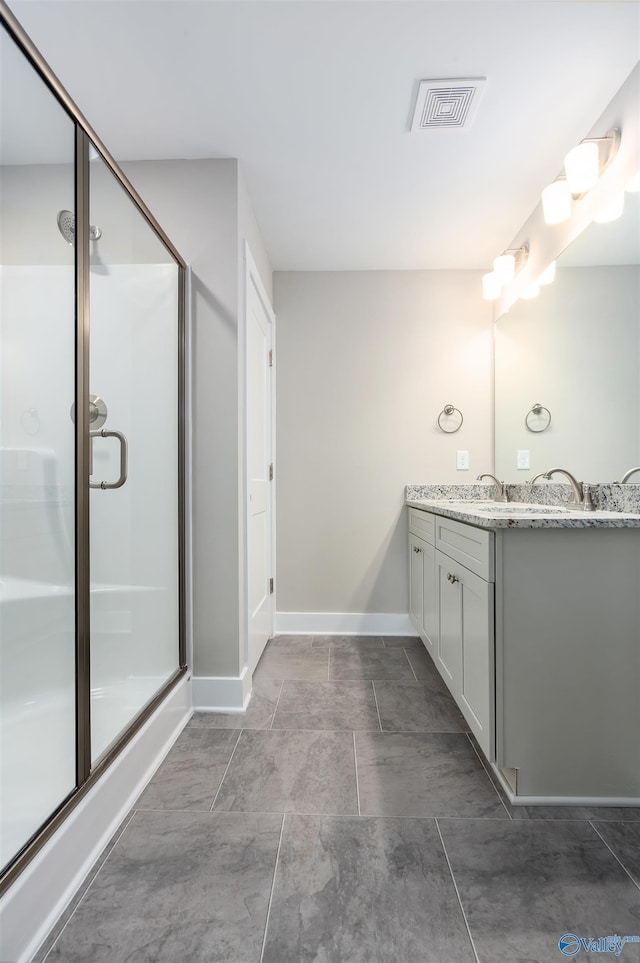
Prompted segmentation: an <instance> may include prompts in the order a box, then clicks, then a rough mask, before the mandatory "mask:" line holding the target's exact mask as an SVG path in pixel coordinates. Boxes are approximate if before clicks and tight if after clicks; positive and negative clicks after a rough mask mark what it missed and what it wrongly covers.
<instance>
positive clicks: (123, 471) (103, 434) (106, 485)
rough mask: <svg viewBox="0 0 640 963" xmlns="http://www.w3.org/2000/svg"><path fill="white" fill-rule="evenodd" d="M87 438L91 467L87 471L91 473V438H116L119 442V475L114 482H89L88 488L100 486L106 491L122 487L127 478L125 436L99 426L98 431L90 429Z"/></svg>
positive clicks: (119, 432) (127, 463) (126, 444)
mask: <svg viewBox="0 0 640 963" xmlns="http://www.w3.org/2000/svg"><path fill="white" fill-rule="evenodd" d="M89 438H90V442H89V444H90V445H91V467H90V469H89V473H90V474H93V439H94V438H117V439H118V441H119V442H120V476H119V478H118V479H117V480H116V481H114V482H106V481H101V482H91V481H90V482H89V488H101V489H102V491H107V489H110V488H122V486H123V485H124V483H125V482H126V480H127V475H128V472H129V444H128V442H127V439H126V437H125V436H124V435H123V434H122V432H121V431H109V430H108V429H107V428H101V429H100V431H90V432H89Z"/></svg>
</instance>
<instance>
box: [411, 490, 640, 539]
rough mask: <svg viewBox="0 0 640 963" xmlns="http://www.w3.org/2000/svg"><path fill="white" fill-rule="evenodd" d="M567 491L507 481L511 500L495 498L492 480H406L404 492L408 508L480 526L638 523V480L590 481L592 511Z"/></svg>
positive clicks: (625, 525)
mask: <svg viewBox="0 0 640 963" xmlns="http://www.w3.org/2000/svg"><path fill="white" fill-rule="evenodd" d="M601 489H603V490H602V491H601ZM631 489H635V491H631ZM616 490H618V491H616ZM569 491H570V489H569V486H568V485H561V484H550V485H540V486H533V487H532V486H524V485H507V493H508V497H509V501H508V502H495V501H494V500H493V492H494V488H493V486H491V485H407V487H406V492H405V496H406V504H407V505H408V506H409V507H410V508H418V509H421V510H422V511H428V512H433V513H434V514H436V515H444V516H446V517H447V518H454V519H457V520H458V521H460V522H466V523H467V524H470V525H476V526H477V527H479V528H491V529H498V528H640V485H593V486H591V493H592V497H593V501H594V504H595V505H596V511H593V512H584V511H575V510H572V509H571V507H567V501H568V498H569ZM618 493H619V495H620V501H621V502H622V504H618V498H617V495H618ZM605 506H606V507H605ZM619 509H622V510H619ZM630 509H632V510H630Z"/></svg>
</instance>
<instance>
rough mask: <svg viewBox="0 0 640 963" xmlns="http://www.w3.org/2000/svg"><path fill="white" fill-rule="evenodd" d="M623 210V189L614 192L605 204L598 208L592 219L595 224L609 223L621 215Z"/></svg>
mask: <svg viewBox="0 0 640 963" xmlns="http://www.w3.org/2000/svg"><path fill="white" fill-rule="evenodd" d="M623 211H624V191H620V192H619V193H618V194H614V195H613V196H612V197H610V198H609V199H608V201H607V202H606V204H603V205H602V207H600V208H599V209H598V211H597V212H596V214H595V215H594V217H593V219H594V221H595V222H596V224H609V223H610V222H611V221H616V220H617V219H618V218H619V217H621V216H622V213H623Z"/></svg>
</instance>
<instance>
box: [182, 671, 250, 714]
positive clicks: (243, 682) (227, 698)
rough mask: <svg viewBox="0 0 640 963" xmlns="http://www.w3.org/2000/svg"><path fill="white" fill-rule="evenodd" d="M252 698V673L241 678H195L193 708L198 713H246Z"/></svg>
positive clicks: (245, 672)
mask: <svg viewBox="0 0 640 963" xmlns="http://www.w3.org/2000/svg"><path fill="white" fill-rule="evenodd" d="M250 696H251V673H250V672H249V666H248V665H245V667H244V669H243V670H242V672H241V673H240V675H239V676H206V675H195V676H194V677H193V708H194V709H195V710H196V711H198V712H244V711H245V709H246V708H247V705H248V703H249V698H250Z"/></svg>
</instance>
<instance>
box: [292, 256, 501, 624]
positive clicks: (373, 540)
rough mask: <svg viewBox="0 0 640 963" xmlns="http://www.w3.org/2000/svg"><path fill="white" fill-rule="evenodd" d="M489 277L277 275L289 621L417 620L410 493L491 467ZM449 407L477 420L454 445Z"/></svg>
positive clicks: (468, 424)
mask: <svg viewBox="0 0 640 963" xmlns="http://www.w3.org/2000/svg"><path fill="white" fill-rule="evenodd" d="M480 276H481V275H480V272H476V271H407V272H385V271H375V272H344V273H340V272H336V273H329V272H328V273H304V272H300V273H285V272H283V273H276V274H275V276H274V296H275V311H276V315H277V326H278V327H277V338H278V350H277V378H278V409H277V442H276V444H277V607H278V611H280V612H347V613H352V612H388V613H394V612H399V613H403V612H407V608H408V598H407V592H408V588H407V563H406V520H405V512H404V509H403V499H404V486H405V485H406V484H410V483H421V482H451V483H455V482H458V483H468V482H470V481H472V480H473V479H474V478H475V476H476V475H477V474H478V472H480V471H486V470H491V466H492V461H493V455H492V399H491V386H492V375H491V358H492V319H491V313H492V310H491V305H489V304H488V303H487V302H483V301H482V298H481V285H480ZM448 402H450V403H452V404H455V405H456V406H457V407H458V408H460V409H461V410H462V412H463V414H464V419H465V420H464V425H463V427H462V428H461V430H460V431H459V432H458V433H456V434H451V435H445V434H442V432H440V431H438V429H437V427H436V424H435V422H436V418H437V416H438V413H439V412H440V411H441V410H442V407H443V406H444V405H445V404H446V403H448ZM459 448H462V449H468V450H469V454H470V469H469V471H456V468H455V452H456V449H459Z"/></svg>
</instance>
